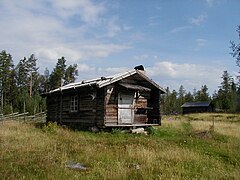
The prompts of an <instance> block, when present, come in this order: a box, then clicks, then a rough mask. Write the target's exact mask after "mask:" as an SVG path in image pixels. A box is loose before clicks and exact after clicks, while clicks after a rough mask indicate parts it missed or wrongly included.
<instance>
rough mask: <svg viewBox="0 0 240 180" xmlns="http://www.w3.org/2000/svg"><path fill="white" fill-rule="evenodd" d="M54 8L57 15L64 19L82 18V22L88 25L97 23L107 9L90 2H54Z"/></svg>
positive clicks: (57, 0) (85, 0) (73, 0)
mask: <svg viewBox="0 0 240 180" xmlns="http://www.w3.org/2000/svg"><path fill="white" fill-rule="evenodd" d="M49 2H52V6H53V8H55V9H56V11H55V12H56V13H58V15H59V16H60V17H62V18H69V17H72V16H80V18H81V20H83V21H84V22H86V23H97V22H98V20H99V17H100V15H102V14H103V13H104V12H105V11H106V9H105V7H104V6H103V4H96V3H92V2H91V1H90V0H81V1H79V0H67V1H66V0H53V1H49Z"/></svg>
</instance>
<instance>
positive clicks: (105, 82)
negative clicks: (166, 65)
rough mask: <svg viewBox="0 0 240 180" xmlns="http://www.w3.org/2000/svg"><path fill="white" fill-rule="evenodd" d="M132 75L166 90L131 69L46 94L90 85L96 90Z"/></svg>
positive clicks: (138, 71) (141, 73)
mask: <svg viewBox="0 0 240 180" xmlns="http://www.w3.org/2000/svg"><path fill="white" fill-rule="evenodd" d="M132 75H138V76H139V77H141V78H142V79H144V80H146V81H148V82H149V83H150V84H151V85H153V86H154V87H155V88H157V89H158V90H160V91H161V92H162V93H166V90H165V89H164V88H162V87H160V86H159V85H158V84H157V83H155V82H154V81H153V80H152V79H150V78H148V77H147V76H146V75H145V74H144V73H143V72H141V71H140V70H137V69H133V70H131V71H127V72H124V73H119V74H115V75H112V76H109V77H100V78H96V79H92V80H86V81H85V80H84V81H81V82H77V83H70V84H67V85H65V86H62V87H59V88H57V89H54V90H51V91H50V92H49V93H48V94H51V93H54V92H61V91H64V90H67V89H72V88H80V87H85V86H91V85H96V86H97V87H98V88H102V87H104V86H107V85H110V84H112V83H115V82H117V81H120V80H122V79H125V78H127V77H130V76H132ZM129 87H130V86H129ZM136 87H137V86H135V88H136ZM132 88H133V87H132ZM138 88H141V87H140V86H139V87H138ZM147 89H148V88H145V90H147Z"/></svg>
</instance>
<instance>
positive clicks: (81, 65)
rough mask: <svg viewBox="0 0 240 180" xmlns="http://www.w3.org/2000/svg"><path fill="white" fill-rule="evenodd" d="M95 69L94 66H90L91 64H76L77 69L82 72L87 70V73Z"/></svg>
mask: <svg viewBox="0 0 240 180" xmlns="http://www.w3.org/2000/svg"><path fill="white" fill-rule="evenodd" d="M95 70H96V68H95V67H91V66H89V65H87V64H82V63H81V64H78V71H79V72H84V73H86V72H88V73H90V72H92V71H95Z"/></svg>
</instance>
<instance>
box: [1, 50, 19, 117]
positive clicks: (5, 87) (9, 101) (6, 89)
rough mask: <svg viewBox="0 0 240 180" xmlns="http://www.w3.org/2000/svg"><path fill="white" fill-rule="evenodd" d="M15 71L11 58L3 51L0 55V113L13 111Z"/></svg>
mask: <svg viewBox="0 0 240 180" xmlns="http://www.w3.org/2000/svg"><path fill="white" fill-rule="evenodd" d="M14 84H15V71H14V65H13V61H12V56H11V55H10V54H8V53H7V52H6V51H5V50H3V51H2V52H1V53H0V100H1V104H0V106H1V108H0V113H1V114H3V113H10V112H12V111H13V101H14V100H15V96H16V93H15V90H16V88H15V86H14Z"/></svg>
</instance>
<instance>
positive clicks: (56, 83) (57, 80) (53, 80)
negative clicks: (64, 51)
mask: <svg viewBox="0 0 240 180" xmlns="http://www.w3.org/2000/svg"><path fill="white" fill-rule="evenodd" d="M65 63H66V60H65V58H64V57H62V58H60V59H58V62H57V64H56V66H55V68H54V69H53V72H52V73H51V74H50V77H49V84H50V89H56V88H59V87H61V86H62V85H63V83H62V80H63V78H64V75H65V71H66V64H65Z"/></svg>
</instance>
